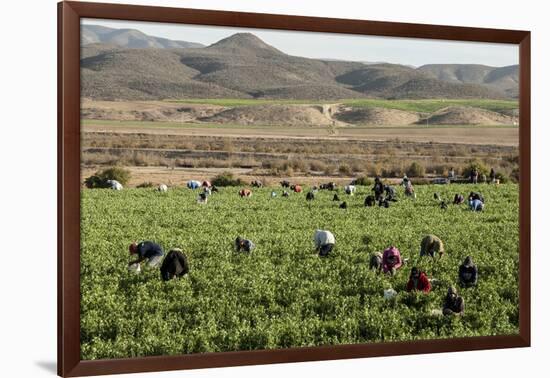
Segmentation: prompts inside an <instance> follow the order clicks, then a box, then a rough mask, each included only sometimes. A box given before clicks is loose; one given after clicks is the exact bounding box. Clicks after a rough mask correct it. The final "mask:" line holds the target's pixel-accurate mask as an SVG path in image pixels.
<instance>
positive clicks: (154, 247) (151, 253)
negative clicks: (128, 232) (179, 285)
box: [128, 241, 164, 267]
mask: <svg viewBox="0 0 550 378" xmlns="http://www.w3.org/2000/svg"><path fill="white" fill-rule="evenodd" d="M128 249H129V251H130V254H131V255H137V256H138V259H137V260H135V261H132V262H130V264H128V265H134V264H140V263H141V262H143V261H145V260H147V265H149V266H150V267H155V266H157V265H158V264H159V263H160V261H161V260H162V256H163V255H164V251H163V250H162V247H161V246H160V245H158V244H157V243H154V242H152V241H142V242H140V243H136V242H133V243H132V244H130V247H129V248H128Z"/></svg>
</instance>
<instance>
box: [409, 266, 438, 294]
mask: <svg viewBox="0 0 550 378" xmlns="http://www.w3.org/2000/svg"><path fill="white" fill-rule="evenodd" d="M413 290H414V291H423V292H424V293H429V292H430V290H432V285H431V284H430V281H429V280H428V276H426V273H424V272H421V271H420V270H418V268H417V267H413V268H412V269H411V275H410V276H409V282H407V291H413Z"/></svg>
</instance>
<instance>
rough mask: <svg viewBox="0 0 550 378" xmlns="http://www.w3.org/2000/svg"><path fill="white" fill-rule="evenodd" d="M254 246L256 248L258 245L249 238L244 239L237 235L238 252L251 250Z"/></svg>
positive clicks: (236, 246) (236, 245)
mask: <svg viewBox="0 0 550 378" xmlns="http://www.w3.org/2000/svg"><path fill="white" fill-rule="evenodd" d="M254 248H256V245H255V244H254V243H252V242H251V241H250V240H248V239H242V238H241V237H240V236H237V239H235V249H236V250H237V252H241V251H244V252H250V251H252V250H253V249H254Z"/></svg>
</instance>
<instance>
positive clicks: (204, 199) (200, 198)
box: [197, 192, 208, 205]
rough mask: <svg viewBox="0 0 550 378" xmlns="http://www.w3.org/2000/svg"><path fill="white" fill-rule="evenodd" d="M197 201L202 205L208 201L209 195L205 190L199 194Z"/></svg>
mask: <svg viewBox="0 0 550 378" xmlns="http://www.w3.org/2000/svg"><path fill="white" fill-rule="evenodd" d="M197 203H198V204H201V205H206V204H207V203H208V196H207V195H206V193H205V192H203V193H201V194H199V195H198V197H197Z"/></svg>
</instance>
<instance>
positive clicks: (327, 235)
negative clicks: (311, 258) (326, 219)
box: [313, 230, 336, 257]
mask: <svg viewBox="0 0 550 378" xmlns="http://www.w3.org/2000/svg"><path fill="white" fill-rule="evenodd" d="M313 242H314V244H315V251H318V252H319V256H321V257H326V256H328V254H329V253H330V252H331V251H332V249H333V248H334V244H335V243H336V240H335V239H334V235H333V234H332V232H330V231H325V230H315V233H314V235H313Z"/></svg>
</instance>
